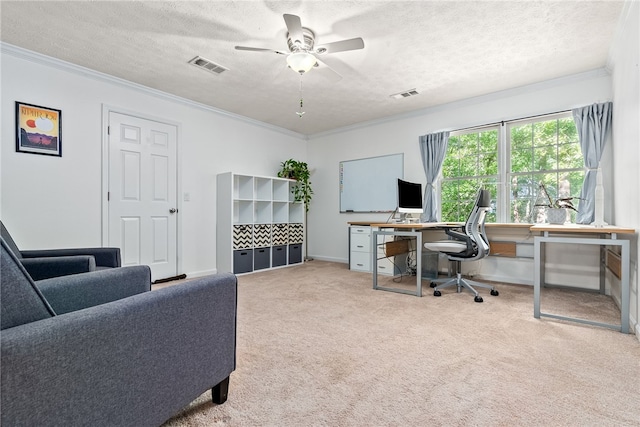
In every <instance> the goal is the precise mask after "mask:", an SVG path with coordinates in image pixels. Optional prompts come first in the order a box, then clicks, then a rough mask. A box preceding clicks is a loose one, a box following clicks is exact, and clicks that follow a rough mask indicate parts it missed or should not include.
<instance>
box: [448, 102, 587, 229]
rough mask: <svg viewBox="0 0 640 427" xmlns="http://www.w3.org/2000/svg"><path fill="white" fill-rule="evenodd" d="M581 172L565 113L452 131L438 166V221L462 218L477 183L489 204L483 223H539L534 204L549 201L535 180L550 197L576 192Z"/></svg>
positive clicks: (571, 126)
mask: <svg viewBox="0 0 640 427" xmlns="http://www.w3.org/2000/svg"><path fill="white" fill-rule="evenodd" d="M501 153H504V156H501ZM584 174H585V168H584V161H583V159H582V152H581V149H580V143H579V141H578V134H577V131H576V127H575V124H574V121H573V118H572V117H571V114H570V113H569V112H567V113H561V114H555V115H549V116H545V117H538V118H536V119H528V120H520V121H511V122H507V123H505V124H504V125H502V126H493V127H485V128H477V129H473V130H467V131H461V132H452V134H451V136H450V138H449V145H448V147H447V154H446V156H445V159H444V162H443V166H442V181H441V184H440V195H441V206H442V220H443V221H464V220H465V219H466V216H467V215H468V213H469V212H470V210H471V208H472V206H473V202H474V201H475V200H474V197H475V193H476V190H477V189H478V187H480V186H483V187H484V188H486V189H488V190H489V191H490V192H491V197H492V201H493V203H494V209H493V211H492V212H491V214H489V215H488V216H487V222H523V223H537V222H544V221H545V220H546V217H545V208H544V206H536V205H546V204H548V203H549V202H548V201H547V200H546V197H543V196H544V194H543V193H542V192H541V191H540V184H544V185H545V187H546V188H547V191H548V192H549V195H550V196H551V198H552V199H553V200H555V199H556V198H561V197H571V196H573V197H576V196H578V195H579V193H580V190H581V188H582V181H583V179H584ZM569 212H570V215H571V220H572V221H575V212H574V211H569Z"/></svg>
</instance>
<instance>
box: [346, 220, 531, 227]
mask: <svg viewBox="0 0 640 427" xmlns="http://www.w3.org/2000/svg"><path fill="white" fill-rule="evenodd" d="M347 224H349V225H363V226H371V227H378V228H391V227H393V228H398V229H418V228H423V229H426V228H438V227H446V226H449V227H462V226H463V225H464V222H423V223H412V224H405V223H398V222H385V223H376V222H371V221H351V222H348V223H347ZM485 227H487V228H526V229H529V228H530V227H531V224H522V223H506V222H500V223H496V222H487V223H486V224H485Z"/></svg>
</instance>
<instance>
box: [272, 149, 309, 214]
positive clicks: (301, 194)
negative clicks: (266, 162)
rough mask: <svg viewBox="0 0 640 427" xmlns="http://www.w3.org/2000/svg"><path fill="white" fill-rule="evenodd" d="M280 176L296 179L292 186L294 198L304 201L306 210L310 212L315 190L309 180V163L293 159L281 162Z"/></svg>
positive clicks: (297, 200)
mask: <svg viewBox="0 0 640 427" xmlns="http://www.w3.org/2000/svg"><path fill="white" fill-rule="evenodd" d="M278 176H279V177H280V178H290V179H295V180H296V184H295V185H294V186H293V187H292V188H291V192H292V193H293V200H295V201H296V202H304V206H305V211H307V212H308V211H309V202H310V201H311V197H312V194H313V190H312V189H311V181H309V178H310V177H311V174H310V173H309V167H308V166H307V164H306V163H305V162H299V161H297V160H293V159H289V160H285V161H284V162H282V163H280V171H278Z"/></svg>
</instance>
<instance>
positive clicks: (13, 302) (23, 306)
mask: <svg viewBox="0 0 640 427" xmlns="http://www.w3.org/2000/svg"><path fill="white" fill-rule="evenodd" d="M0 240H2V254H1V258H2V260H1V265H0V271H2V274H1V275H0V291H1V293H0V329H7V328H12V327H14V326H18V325H22V324H25V323H30V322H35V321H36V320H42V319H46V318H49V317H52V316H55V313H54V311H53V309H52V308H51V306H50V305H49V303H47V301H46V300H45V299H44V297H43V296H42V294H41V293H40V291H39V290H38V288H37V287H36V285H35V283H34V282H33V280H31V277H29V275H28V274H27V271H26V270H25V269H24V267H23V266H22V264H20V262H19V261H18V259H17V257H16V255H15V254H14V253H13V251H11V249H10V247H9V245H8V244H7V242H5V240H4V239H0Z"/></svg>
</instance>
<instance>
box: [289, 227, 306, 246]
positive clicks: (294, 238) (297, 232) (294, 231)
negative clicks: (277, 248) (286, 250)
mask: <svg viewBox="0 0 640 427" xmlns="http://www.w3.org/2000/svg"><path fill="white" fill-rule="evenodd" d="M303 241H304V225H303V224H289V244H291V243H302V242H303Z"/></svg>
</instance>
